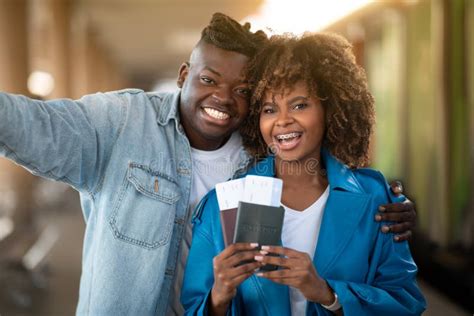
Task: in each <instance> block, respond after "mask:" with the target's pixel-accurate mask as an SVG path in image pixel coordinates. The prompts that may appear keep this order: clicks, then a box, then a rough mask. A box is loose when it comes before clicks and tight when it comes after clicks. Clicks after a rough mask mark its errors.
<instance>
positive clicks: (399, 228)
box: [375, 181, 416, 242]
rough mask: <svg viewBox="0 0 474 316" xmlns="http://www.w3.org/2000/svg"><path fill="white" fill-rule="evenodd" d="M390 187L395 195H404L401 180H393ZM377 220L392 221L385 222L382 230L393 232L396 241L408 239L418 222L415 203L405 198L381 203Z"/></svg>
mask: <svg viewBox="0 0 474 316" xmlns="http://www.w3.org/2000/svg"><path fill="white" fill-rule="evenodd" d="M390 189H391V190H392V192H393V194H395V196H397V197H400V196H402V193H403V186H402V184H401V182H399V181H393V182H392V183H390ZM375 220H376V221H378V222H392V223H384V224H383V225H382V228H381V230H382V232H383V233H393V234H394V237H393V239H394V240H395V241H397V242H400V241H404V240H408V239H409V238H410V237H411V235H412V229H413V228H414V227H415V224H416V210H415V204H414V203H413V202H412V201H410V200H409V199H407V198H405V200H404V201H403V202H399V203H392V204H385V205H380V206H379V213H378V214H377V215H375Z"/></svg>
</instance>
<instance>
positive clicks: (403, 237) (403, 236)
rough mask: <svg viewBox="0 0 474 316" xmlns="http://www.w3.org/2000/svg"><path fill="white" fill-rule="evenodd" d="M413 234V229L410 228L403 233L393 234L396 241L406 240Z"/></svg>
mask: <svg viewBox="0 0 474 316" xmlns="http://www.w3.org/2000/svg"><path fill="white" fill-rule="evenodd" d="M411 235H412V232H411V230H408V231H406V232H404V233H402V234H398V235H395V236H393V240H395V241H396V242H401V241H405V240H408V239H410V237H411Z"/></svg>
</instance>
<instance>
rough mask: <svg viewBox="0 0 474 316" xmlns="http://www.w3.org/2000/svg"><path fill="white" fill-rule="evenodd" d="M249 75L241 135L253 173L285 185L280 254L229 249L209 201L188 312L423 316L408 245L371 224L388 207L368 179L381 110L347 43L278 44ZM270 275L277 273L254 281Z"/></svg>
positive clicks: (201, 220)
mask: <svg viewBox="0 0 474 316" xmlns="http://www.w3.org/2000/svg"><path fill="white" fill-rule="evenodd" d="M249 72H250V76H249V77H250V78H256V81H255V88H254V94H253V98H252V103H253V106H252V107H251V110H250V116H249V118H248V120H247V122H246V123H245V125H244V127H243V128H242V135H243V137H244V144H245V145H246V147H247V150H248V151H249V152H250V153H252V154H253V155H254V156H255V157H256V161H257V164H256V165H255V166H254V167H253V168H252V169H251V170H250V171H249V172H248V174H257V175H261V176H269V177H278V178H281V179H282V180H283V195H282V204H283V205H284V207H285V219H284V225H283V232H282V246H268V245H260V246H262V247H261V250H260V251H258V250H257V247H258V246H259V245H257V244H233V245H230V246H229V247H227V248H225V249H224V242H223V239H222V230H221V225H220V220H219V209H218V205H217V200H216V194H215V192H214V191H211V192H210V193H209V194H208V195H207V196H206V197H205V198H204V199H203V200H202V201H201V204H200V206H199V208H198V210H197V212H196V215H195V218H194V223H195V224H194V225H195V226H194V235H193V242H192V245H191V251H190V254H189V257H188V264H187V268H186V273H185V279H184V284H183V290H182V296H181V298H182V303H183V305H184V307H185V308H186V311H187V313H189V314H193V315H197V314H201V315H204V314H211V315H226V314H228V313H230V314H232V315H330V314H331V313H333V312H334V313H336V314H339V315H342V314H344V315H419V314H421V312H422V311H423V310H424V308H425V301H424V298H423V296H422V294H421V292H420V290H419V288H418V286H417V284H416V281H415V277H416V272H417V268H416V265H415V263H414V262H413V259H412V257H411V255H410V251H409V248H408V244H407V243H406V242H402V243H395V242H394V241H393V239H392V238H391V237H390V236H387V235H385V234H383V233H381V232H380V223H376V222H374V220H373V219H374V216H375V214H376V212H377V206H378V205H380V204H385V203H388V202H390V201H391V198H392V197H391V195H390V190H389V189H388V187H387V185H386V182H385V180H384V178H383V176H382V175H381V174H380V173H379V172H377V171H374V170H371V169H364V168H362V167H363V166H365V165H367V164H368V147H369V139H370V135H371V132H372V126H373V123H374V109H373V103H374V102H373V98H372V96H371V94H370V93H369V91H368V88H367V81H366V78H365V74H364V71H363V70H362V69H361V68H360V67H359V66H357V65H356V63H355V58H354V55H353V53H352V51H351V47H350V44H349V43H348V42H347V41H346V40H345V39H343V38H341V37H339V36H336V35H330V34H307V35H304V36H303V37H301V38H297V37H291V36H276V37H273V38H272V39H271V40H270V42H269V44H268V45H267V46H266V47H265V48H264V49H263V50H262V52H261V53H260V54H259V55H258V56H257V57H256V58H255V59H254V60H253V62H252V63H251V65H250V70H249ZM269 253H275V254H279V255H280V257H275V256H267V255H268V254H269ZM249 259H254V261H253V262H251V263H247V264H244V265H239V263H240V262H242V261H246V260H249ZM265 264H273V265H277V266H279V269H278V270H276V271H271V272H258V271H257V272H256V269H258V268H259V267H261V266H263V265H265Z"/></svg>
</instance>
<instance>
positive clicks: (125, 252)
mask: <svg viewBox="0 0 474 316" xmlns="http://www.w3.org/2000/svg"><path fill="white" fill-rule="evenodd" d="M179 96H180V95H179V92H177V93H174V94H160V93H144V92H143V91H141V90H123V91H118V92H111V93H99V94H94V95H88V96H85V97H83V98H82V99H80V100H78V101H72V100H67V99H64V100H53V101H47V102H42V101H35V100H31V99H28V98H26V97H23V96H14V95H9V94H3V93H2V94H0V119H1V121H0V155H2V156H5V157H7V158H9V159H12V160H14V161H15V162H17V163H18V164H20V165H22V166H24V167H26V168H27V169H29V170H30V171H31V172H33V173H34V174H36V175H40V176H42V177H46V178H49V179H54V180H58V181H63V182H65V183H68V184H70V185H71V186H72V187H74V188H75V189H77V190H78V191H79V192H80V197H81V204H82V209H83V212H84V218H85V221H86V224H87V225H86V232H85V237H84V249H83V267H82V276H81V285H80V296H79V303H78V307H77V314H78V315H152V314H156V315H164V314H165V312H166V306H167V301H168V296H169V293H170V286H171V283H172V281H173V276H174V271H175V266H176V261H177V257H178V252H179V245H180V244H181V239H182V236H183V228H184V225H185V224H186V218H187V217H188V216H187V211H188V200H189V194H190V188H191V183H192V169H191V168H192V163H191V152H190V145H189V142H188V140H187V138H186V136H185V134H184V131H183V128H182V126H181V125H180V123H179V115H178V104H179ZM245 164H246V161H245V159H244V157H243V159H242V166H244V165H245Z"/></svg>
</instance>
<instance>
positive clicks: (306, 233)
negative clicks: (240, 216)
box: [281, 186, 329, 316]
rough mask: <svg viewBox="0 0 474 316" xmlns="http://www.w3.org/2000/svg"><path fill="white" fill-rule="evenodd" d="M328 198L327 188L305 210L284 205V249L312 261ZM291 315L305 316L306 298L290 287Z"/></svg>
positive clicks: (282, 237) (282, 239)
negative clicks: (309, 258) (293, 251)
mask: <svg viewBox="0 0 474 316" xmlns="http://www.w3.org/2000/svg"><path fill="white" fill-rule="evenodd" d="M328 196H329V186H327V188H326V190H325V191H324V192H323V194H322V195H321V196H320V197H319V198H318V199H317V200H316V201H315V202H314V203H313V204H312V205H311V206H309V207H308V208H307V209H305V210H303V211H296V210H293V209H291V208H289V207H287V206H285V205H283V207H284V208H285V218H284V220H283V228H282V233H281V241H282V244H283V246H284V247H287V248H292V249H295V250H297V251H300V252H306V253H307V254H309V256H310V257H311V260H312V259H314V258H313V257H314V252H315V251H316V245H317V244H318V237H319V230H320V228H321V221H322V219H323V213H324V207H325V206H326V201H327V199H328ZM290 304H291V315H293V316H297V315H305V314H306V305H307V302H306V298H305V297H304V295H303V294H302V293H301V292H300V290H298V289H295V288H293V287H290Z"/></svg>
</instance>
